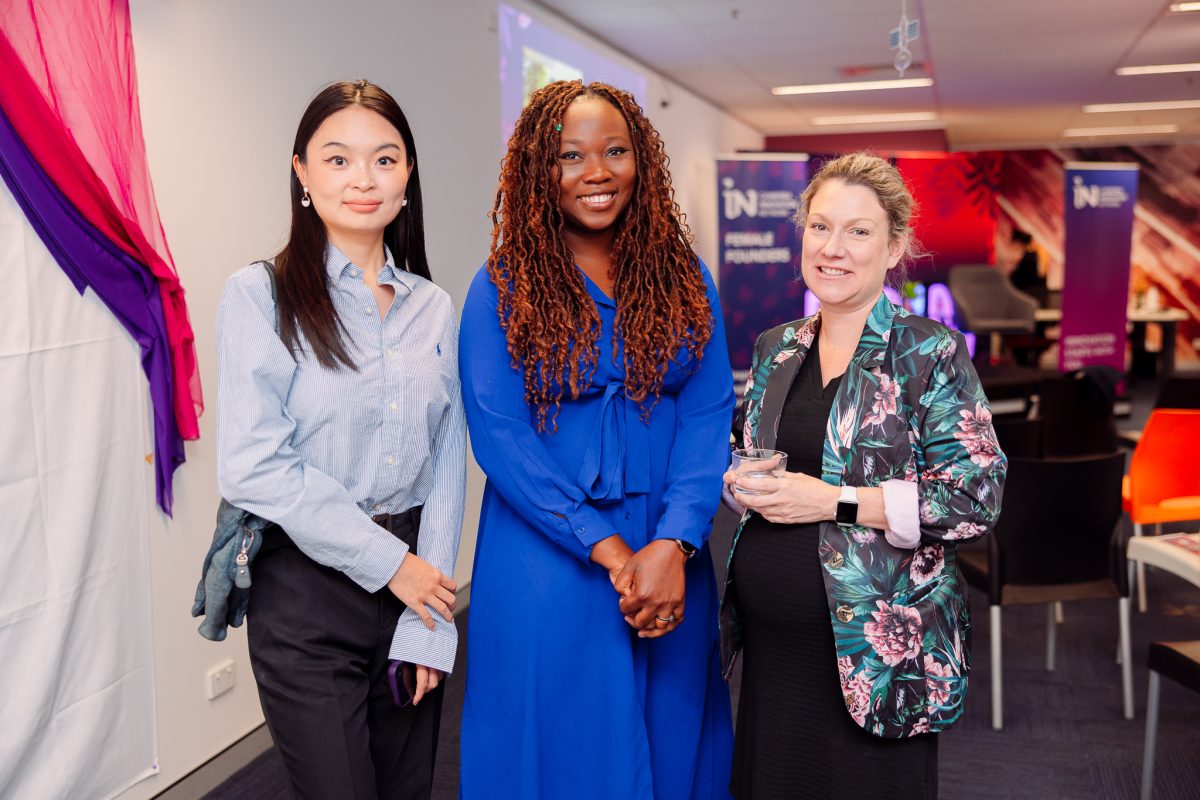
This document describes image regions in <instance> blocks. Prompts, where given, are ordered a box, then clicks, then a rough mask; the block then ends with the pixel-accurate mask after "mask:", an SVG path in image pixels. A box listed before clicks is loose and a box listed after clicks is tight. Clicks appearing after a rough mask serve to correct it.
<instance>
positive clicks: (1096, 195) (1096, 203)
mask: <svg viewBox="0 0 1200 800" xmlns="http://www.w3.org/2000/svg"><path fill="white" fill-rule="evenodd" d="M1073 182H1074V184H1075V185H1074V187H1072V188H1073V192H1072V198H1073V200H1072V202H1073V203H1074V205H1075V208H1099V207H1100V187H1099V186H1096V185H1095V184H1091V185H1086V184H1084V182H1083V176H1081V175H1076V176H1075V178H1074V181H1073Z"/></svg>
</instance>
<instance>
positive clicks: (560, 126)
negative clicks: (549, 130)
mask: <svg viewBox="0 0 1200 800" xmlns="http://www.w3.org/2000/svg"><path fill="white" fill-rule="evenodd" d="M554 130H556V131H558V132H560V133H561V132H562V123H561V122H560V123H558V124H557V125H555V126H554Z"/></svg>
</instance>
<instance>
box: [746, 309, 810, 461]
mask: <svg viewBox="0 0 1200 800" xmlns="http://www.w3.org/2000/svg"><path fill="white" fill-rule="evenodd" d="M820 318H821V314H820V312H818V313H817V314H816V315H815V316H812V317H810V318H809V319H808V320H806V321H805V322H804V323H803V324H802V325H801V326H800V328H799V329H798V330H796V331H794V332H793V334H792V337H791V338H789V337H788V335H787V331H785V332H784V338H783V339H781V340H780V346H779V347H777V348H776V349H775V352H774V354H773V355H772V363H771V365H770V368H771V373H770V376H769V377H768V379H767V385H766V387H765V388H764V390H763V398H762V413H761V415H760V416H759V423H760V424H759V428H758V430H757V431H756V435H755V437H754V441H755V443H756V444H757V445H758V446H759V447H761V448H763V449H766V450H774V449H775V441H776V439H777V438H778V436H779V418H780V416H781V415H782V414H783V404H784V403H785V402H787V396H788V392H789V391H791V388H792V381H794V380H795V379H796V375H797V374H798V373H799V372H800V365H801V364H803V363H804V359H805V358H806V357H807V356H808V351H809V348H810V347H811V346H812V342H813V338H814V337H815V336H816V335H817V330H818V329H819V328H820V326H821V322H820ZM764 422H765V423H766V424H762V423H764Z"/></svg>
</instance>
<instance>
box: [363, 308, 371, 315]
mask: <svg viewBox="0 0 1200 800" xmlns="http://www.w3.org/2000/svg"><path fill="white" fill-rule="evenodd" d="M363 313H364V314H370V313H371V307H370V306H363Z"/></svg>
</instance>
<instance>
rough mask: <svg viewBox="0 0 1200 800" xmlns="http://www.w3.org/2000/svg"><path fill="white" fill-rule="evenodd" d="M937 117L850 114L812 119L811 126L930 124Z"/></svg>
mask: <svg viewBox="0 0 1200 800" xmlns="http://www.w3.org/2000/svg"><path fill="white" fill-rule="evenodd" d="M937 118H938V115H937V113H936V112H934V111H916V112H912V113H909V114H851V115H848V116H842V117H813V118H812V124H813V125H874V124H881V123H889V122H931V121H933V120H936V119H937Z"/></svg>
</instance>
